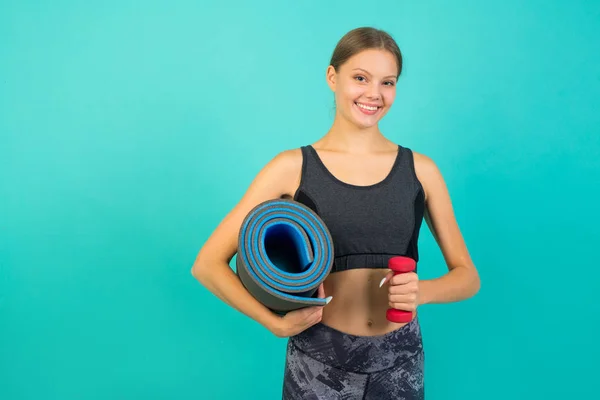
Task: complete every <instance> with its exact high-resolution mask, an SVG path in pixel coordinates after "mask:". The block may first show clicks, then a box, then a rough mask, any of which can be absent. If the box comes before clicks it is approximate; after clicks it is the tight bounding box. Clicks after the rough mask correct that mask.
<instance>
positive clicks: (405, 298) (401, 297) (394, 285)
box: [379, 272, 419, 312]
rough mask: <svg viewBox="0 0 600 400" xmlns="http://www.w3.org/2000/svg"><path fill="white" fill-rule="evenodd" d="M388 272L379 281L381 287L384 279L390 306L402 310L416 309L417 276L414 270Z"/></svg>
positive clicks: (417, 296) (417, 294) (417, 300)
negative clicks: (395, 272)
mask: <svg viewBox="0 0 600 400" xmlns="http://www.w3.org/2000/svg"><path fill="white" fill-rule="evenodd" d="M393 274H394V273H393V272H389V273H388V274H387V275H386V277H385V278H383V280H382V281H381V283H380V285H379V287H381V286H382V285H383V284H384V283H385V282H386V281H387V282H389V286H388V301H389V305H390V307H392V308H395V309H398V310H404V311H412V312H414V311H416V310H417V306H418V305H419V277H418V276H417V274H416V273H415V272H406V273H402V274H397V275H393Z"/></svg>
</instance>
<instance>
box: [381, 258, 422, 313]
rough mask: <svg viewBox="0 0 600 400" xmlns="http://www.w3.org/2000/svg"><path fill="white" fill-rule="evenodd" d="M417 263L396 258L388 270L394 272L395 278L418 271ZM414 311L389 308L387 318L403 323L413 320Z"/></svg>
mask: <svg viewBox="0 0 600 400" xmlns="http://www.w3.org/2000/svg"><path fill="white" fill-rule="evenodd" d="M416 267H417V263H416V261H415V260H413V259H412V258H410V257H403V256H396V257H392V258H390V259H389V261H388V268H389V269H391V270H392V271H394V276H396V275H398V274H403V273H406V272H412V271H414V270H415V269H416ZM412 314H413V313H412V311H405V310H398V309H395V308H388V310H387V312H386V317H387V319H388V321H390V322H396V323H403V322H410V321H411V320H412Z"/></svg>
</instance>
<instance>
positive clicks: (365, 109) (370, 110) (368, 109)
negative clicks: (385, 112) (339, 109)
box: [354, 101, 383, 115]
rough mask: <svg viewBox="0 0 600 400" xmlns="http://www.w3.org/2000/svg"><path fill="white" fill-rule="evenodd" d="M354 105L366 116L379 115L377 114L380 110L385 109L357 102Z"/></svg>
mask: <svg viewBox="0 0 600 400" xmlns="http://www.w3.org/2000/svg"><path fill="white" fill-rule="evenodd" d="M354 105H355V106H356V108H358V110H359V111H360V112H362V113H363V114H366V115H375V114H377V112H379V110H381V109H382V108H383V107H381V106H376V105H371V104H364V103H359V102H357V101H355V102H354Z"/></svg>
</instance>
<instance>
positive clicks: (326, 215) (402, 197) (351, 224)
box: [294, 145, 425, 273]
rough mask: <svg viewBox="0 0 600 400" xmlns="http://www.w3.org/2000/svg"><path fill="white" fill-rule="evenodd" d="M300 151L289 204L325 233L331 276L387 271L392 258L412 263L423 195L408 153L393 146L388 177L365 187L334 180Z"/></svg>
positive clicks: (310, 151) (311, 153)
mask: <svg viewBox="0 0 600 400" xmlns="http://www.w3.org/2000/svg"><path fill="white" fill-rule="evenodd" d="M301 150H302V175H301V180H300V185H299V187H298V189H297V190H296V193H295V194H294V200H296V201H298V202H299V203H302V204H304V205H306V206H307V207H309V208H310V209H312V210H313V211H314V212H315V213H316V214H317V215H318V216H319V217H320V218H321V219H322V220H323V222H324V223H325V225H326V226H327V228H328V230H329V232H330V233H331V237H332V241H333V245H334V263H333V266H332V270H331V273H334V272H339V271H345V270H349V269H355V268H388V260H389V258H390V257H393V256H396V255H400V256H407V257H411V258H413V259H414V260H415V261H418V259H419V251H418V239H419V231H420V228H421V223H422V220H423V216H424V211H425V194H424V190H423V187H422V185H421V183H420V182H419V180H418V178H417V175H416V173H415V169H414V159H413V153H412V151H411V150H410V149H409V148H406V147H403V146H400V145H398V153H397V156H396V159H395V162H394V164H393V166H392V168H391V170H390V172H389V173H388V175H387V176H386V177H385V178H384V179H383V180H382V181H380V182H378V183H375V184H373V185H368V186H358V185H352V184H349V183H346V182H343V181H341V180H339V179H338V178H336V177H335V176H334V175H333V174H332V173H331V172H330V171H329V170H328V169H327V167H326V166H325V164H323V162H322V160H321V158H320V157H319V155H318V153H317V151H316V150H315V149H314V148H313V147H312V146H310V145H308V146H302V147H301Z"/></svg>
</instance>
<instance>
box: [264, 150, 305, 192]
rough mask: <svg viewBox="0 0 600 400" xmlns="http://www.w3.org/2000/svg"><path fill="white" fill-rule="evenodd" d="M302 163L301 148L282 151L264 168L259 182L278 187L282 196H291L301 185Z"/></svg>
mask: <svg viewBox="0 0 600 400" xmlns="http://www.w3.org/2000/svg"><path fill="white" fill-rule="evenodd" d="M302 163H303V157H302V150H301V149H300V148H296V149H287V150H282V151H280V152H278V153H276V154H275V155H274V156H273V157H272V158H271V159H270V160H269V161H268V162H267V163H266V164H265V165H264V166H263V168H262V170H261V171H260V172H259V174H258V176H257V180H259V181H261V182H263V183H264V184H267V185H272V186H273V187H276V188H277V189H278V191H279V192H280V193H281V194H285V195H290V194H291V193H294V191H295V190H296V187H297V186H298V185H299V183H300V178H301V172H302Z"/></svg>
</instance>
